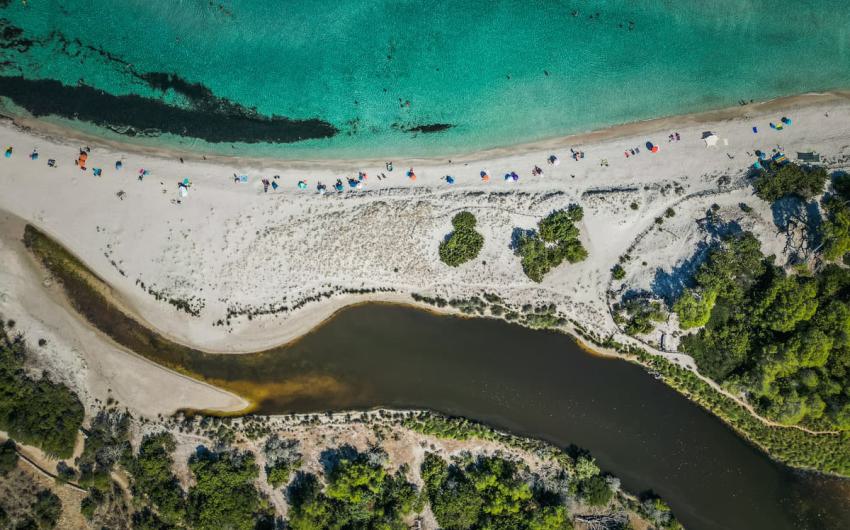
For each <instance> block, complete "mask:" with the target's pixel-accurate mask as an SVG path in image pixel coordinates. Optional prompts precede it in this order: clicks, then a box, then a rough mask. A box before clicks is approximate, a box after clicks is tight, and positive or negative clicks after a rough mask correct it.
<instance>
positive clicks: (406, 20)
mask: <svg viewBox="0 0 850 530" xmlns="http://www.w3.org/2000/svg"><path fill="white" fill-rule="evenodd" d="M848 87H850V4H848V2H847V0H640V1H637V0H570V1H554V0H545V1H544V0H516V1H514V0H502V1H500V0H464V1H451V0H447V1H440V2H437V1H429V0H419V1H412V0H394V1H393V0H360V1H355V0H334V1H318V0H299V1H292V0H290V1H284V0H281V1H271V0H121V1H116V0H65V1H59V0H28V1H27V2H26V3H24V2H22V1H21V0H0V95H3V96H7V99H6V103H7V105H6V106H7V108H17V109H18V110H20V109H21V108H26V109H28V110H29V111H30V112H33V113H34V114H37V115H40V116H43V117H45V119H50V120H53V121H61V122H67V123H71V124H72V125H74V126H75V127H78V128H81V129H85V130H88V131H97V132H98V133H99V134H104V135H107V136H113V137H117V136H122V137H127V138H128V139H129V140H131V141H134V142H140V143H147V144H153V145H162V144H169V145H173V144H180V145H182V146H184V147H191V148H193V149H197V150H199V151H203V152H218V153H226V154H243V155H245V154H253V155H273V156H280V157H323V158H324V157H350V156H360V157H362V156H383V155H391V154H395V155H448V154H451V153H457V152H463V151H469V150H471V149H478V148H484V147H493V146H501V145H509V144H514V143H518V142H526V141H531V140H536V139H541V138H546V137H552V136H559V135H564V134H569V133H575V132H581V131H587V130H591V129H596V128H600V127H604V126H609V125H614V124H618V123H623V122H629V121H635V120H642V119H647V118H653V117H659V116H665V115H673V114H679V113H685V112H693V111H700V110H706V109H710V108H718V107H725V106H730V105H736V104H737V103H738V102H739V101H741V100H745V101H749V100H750V99H755V100H762V99H767V98H773V97H777V96H782V95H791V94H797V93H801V92H807V91H818V90H827V89H840V88H848ZM10 100H11V101H13V102H14V105H12V104H9V103H10ZM275 116H276V117H277V118H273V117H275ZM75 118H76V119H75ZM299 139H300V140H299Z"/></svg>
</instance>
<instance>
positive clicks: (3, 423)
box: [0, 324, 83, 456]
mask: <svg viewBox="0 0 850 530" xmlns="http://www.w3.org/2000/svg"><path fill="white" fill-rule="evenodd" d="M6 326H7V324H0V430H4V431H6V432H8V433H9V436H10V437H12V438H14V439H16V440H18V441H20V442H22V443H25V444H28V445H34V446H36V447H40V448H41V449H42V450H44V451H45V452H46V453H48V454H52V455H56V456H69V455H70V454H71V452H72V451H73V449H74V442H75V440H76V437H77V431H78V430H79V428H80V425H81V424H82V422H83V405H82V403H80V400H79V399H77V396H76V395H75V394H74V393H73V392H71V390H70V389H68V387H66V386H65V385H63V384H59V383H54V382H52V381H50V380H49V379H48V378H47V377H46V376H44V375H42V377H41V378H40V379H33V378H32V377H30V376H29V375H28V374H27V373H26V371H25V370H24V367H23V362H24V358H25V355H26V344H25V342H24V339H23V337H21V336H20V335H16V336H14V337H9V335H8V332H7V330H6V329H5V328H6Z"/></svg>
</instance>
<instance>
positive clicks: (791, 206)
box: [770, 197, 823, 263]
mask: <svg viewBox="0 0 850 530" xmlns="http://www.w3.org/2000/svg"><path fill="white" fill-rule="evenodd" d="M770 209H771V212H772V213H773V224H774V225H776V227H777V228H778V229H779V230H780V231H781V232H783V233H784V234H785V236H786V238H788V240H789V243H790V242H791V241H792V240H794V239H795V237H796V236H795V233H796V234H799V230H800V229H802V230H803V233H802V239H803V241H804V242H805V245H804V246H801V247H800V248H793V247H792V248H791V251H790V253H789V254H790V255H789V257H788V258H789V261H790V262H791V263H802V262H805V261H806V259H807V256H806V253H807V251H808V249H815V248H817V247H818V246H820V243H821V225H822V224H823V215H822V213H821V209H820V206H819V204H818V202H817V201H816V200H812V201H809V202H806V201H804V200H802V199H800V198H799V197H785V198H782V199H779V200H778V201H775V202H774V203H773V204H771V206H770Z"/></svg>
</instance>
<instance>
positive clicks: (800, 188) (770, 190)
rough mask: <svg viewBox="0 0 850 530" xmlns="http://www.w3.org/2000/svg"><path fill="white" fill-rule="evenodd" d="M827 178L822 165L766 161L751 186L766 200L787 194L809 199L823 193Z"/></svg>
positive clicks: (779, 197)
mask: <svg viewBox="0 0 850 530" xmlns="http://www.w3.org/2000/svg"><path fill="white" fill-rule="evenodd" d="M828 178H829V175H828V174H827V172H826V169H824V168H822V167H804V166H798V165H796V164H784V165H779V164H774V163H768V164H767V166H766V167H765V169H763V170H761V171H759V172H758V174H757V175H756V178H755V181H753V187H754V188H755V191H756V195H758V196H759V197H761V198H762V199H764V200H766V201H768V202H773V201H775V200H777V199H781V198H782V197H787V196H789V195H796V196H798V197H800V198H802V199H805V200H809V199H811V198H812V197H815V196H817V195H820V194H821V193H823V187H824V185H825V184H826V181H827V179H828Z"/></svg>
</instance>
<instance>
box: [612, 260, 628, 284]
mask: <svg viewBox="0 0 850 530" xmlns="http://www.w3.org/2000/svg"><path fill="white" fill-rule="evenodd" d="M611 276H612V277H613V278H614V279H615V280H622V279H623V278H625V277H626V269H624V268H623V266H622V265H620V264H619V263H618V264H616V265H614V266H613V267H611Z"/></svg>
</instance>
